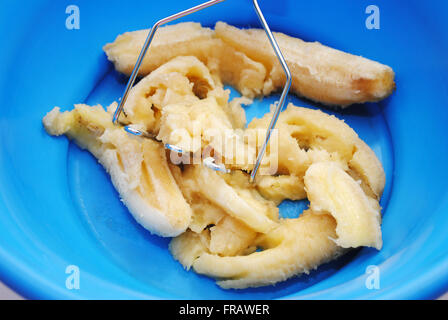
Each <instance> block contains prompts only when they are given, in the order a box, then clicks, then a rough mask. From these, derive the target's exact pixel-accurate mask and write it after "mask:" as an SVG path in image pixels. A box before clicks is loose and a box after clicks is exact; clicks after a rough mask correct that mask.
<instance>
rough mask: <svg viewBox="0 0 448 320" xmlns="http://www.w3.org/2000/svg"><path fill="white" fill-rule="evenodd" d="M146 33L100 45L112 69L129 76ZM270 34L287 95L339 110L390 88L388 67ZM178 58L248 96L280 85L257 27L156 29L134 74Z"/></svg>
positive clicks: (373, 98) (190, 24)
mask: <svg viewBox="0 0 448 320" xmlns="http://www.w3.org/2000/svg"><path fill="white" fill-rule="evenodd" d="M148 32H149V31H148V30H139V31H133V32H127V33H124V34H123V35H120V36H118V37H117V39H116V40H115V41H114V42H113V43H109V44H106V45H105V46H104V48H103V49H104V51H105V53H106V55H107V57H108V59H109V60H110V61H112V62H113V63H114V65H115V68H116V69H117V70H118V71H120V72H122V73H124V74H127V75H130V74H131V72H132V69H133V67H134V65H135V62H136V61H137V58H138V55H139V53H140V51H141V48H142V46H143V43H144V41H145V39H146V36H147V35H148ZM274 34H275V37H276V40H277V42H278V44H279V46H280V48H281V50H282V53H283V55H284V56H285V59H286V62H287V64H288V66H289V68H290V70H291V73H292V77H293V82H292V91H293V92H295V93H296V94H298V95H301V96H305V97H307V98H309V99H312V100H314V101H317V102H321V103H324V104H327V105H339V106H343V107H345V106H348V105H351V104H354V103H364V102H367V101H379V100H382V99H384V98H386V97H387V96H389V95H390V94H391V93H392V92H393V90H394V88H395V82H394V77H395V74H394V72H393V70H392V69H391V68H390V67H389V66H386V65H383V64H380V63H378V62H375V61H372V60H369V59H366V58H363V57H360V56H355V55H352V54H348V53H345V52H342V51H339V50H335V49H332V48H330V47H327V46H324V45H322V44H320V43H318V42H305V41H302V40H300V39H298V38H294V37H290V36H287V35H285V34H283V33H278V32H277V33H274ZM178 56H195V57H196V58H198V59H199V60H200V61H202V62H203V63H205V64H206V65H207V66H208V68H209V69H210V70H212V73H213V74H214V76H215V78H217V79H221V80H222V81H223V82H224V83H227V84H230V85H232V86H234V87H235V88H236V89H238V90H239V91H240V92H241V93H242V94H243V95H245V96H247V97H249V98H253V97H255V96H260V95H268V94H270V93H271V92H272V91H275V90H278V89H281V88H282V87H283V85H284V82H285V75H284V72H283V69H282V67H281V66H280V64H279V62H278V59H277V57H276V56H275V54H274V51H273V50H272V47H271V45H270V44H269V42H268V39H267V37H266V35H265V33H264V31H263V30H261V29H238V28H236V27H233V26H230V25H228V24H226V23H224V22H218V23H217V24H216V25H215V30H212V29H210V28H204V27H202V26H201V25H200V24H199V23H193V22H186V23H179V24H176V25H170V26H166V27H161V28H159V30H158V31H157V33H156V36H155V38H154V40H153V43H151V48H150V51H149V53H148V54H147V55H146V56H145V58H144V60H143V63H142V66H141V69H140V71H139V74H140V75H147V74H149V73H150V72H152V71H153V70H155V69H157V67H159V66H161V65H162V64H164V63H166V62H168V61H169V60H171V59H172V58H175V57H178Z"/></svg>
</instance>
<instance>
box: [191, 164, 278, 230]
mask: <svg viewBox="0 0 448 320" xmlns="http://www.w3.org/2000/svg"><path fill="white" fill-rule="evenodd" d="M183 179H186V180H190V185H189V186H188V187H186V186H185V184H184V187H183V188H184V189H185V188H189V189H190V191H184V193H186V192H190V194H191V193H194V194H196V196H197V194H200V195H201V196H202V197H203V198H205V199H207V200H208V201H209V202H211V203H213V204H214V205H216V206H218V207H219V208H221V209H222V210H223V211H224V212H226V213H227V214H228V215H229V216H231V217H233V218H235V219H237V220H239V221H241V222H242V223H244V224H245V225H246V226H248V227H250V228H251V229H252V230H254V231H256V232H261V233H266V232H268V231H269V230H270V229H272V228H273V227H275V225H276V224H277V223H276V220H277V217H278V208H276V207H275V206H274V204H273V203H272V202H270V201H267V200H265V199H263V198H262V197H261V196H260V195H258V193H257V191H256V190H254V189H249V188H247V185H242V186H241V185H237V184H233V185H232V183H231V182H228V181H226V179H229V177H227V174H225V175H224V176H222V175H221V174H218V173H217V172H216V171H213V170H210V169H208V168H206V167H204V166H202V165H194V166H190V167H188V169H187V171H186V172H185V173H184V176H183ZM245 179H246V181H247V184H249V183H248V181H249V179H248V177H245ZM240 183H241V182H238V184H240ZM191 189H192V190H194V191H192V190H191ZM187 197H190V198H193V197H194V195H190V196H187Z"/></svg>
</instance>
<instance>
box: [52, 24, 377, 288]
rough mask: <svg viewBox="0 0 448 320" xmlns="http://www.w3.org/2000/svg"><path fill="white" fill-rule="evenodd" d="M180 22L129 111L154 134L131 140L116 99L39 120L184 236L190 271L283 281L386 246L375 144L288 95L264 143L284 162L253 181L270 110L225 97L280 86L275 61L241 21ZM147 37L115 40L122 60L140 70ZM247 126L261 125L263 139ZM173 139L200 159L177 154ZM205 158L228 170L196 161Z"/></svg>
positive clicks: (120, 64) (163, 229)
mask: <svg viewBox="0 0 448 320" xmlns="http://www.w3.org/2000/svg"><path fill="white" fill-rule="evenodd" d="M183 27H184V28H187V29H188V30H190V31H191V32H187V31H186V30H182V31H183V32H182V33H180V34H181V35H182V36H178V37H175V36H174V34H177V33H178V31H179V29H178V28H179V26H171V27H167V28H164V29H162V30H161V32H160V38H156V41H155V46H154V48H152V47H151V48H152V49H151V50H153V51H152V53H151V54H150V55H149V57H148V56H147V57H146V58H145V61H144V67H143V69H142V70H143V72H144V73H145V74H147V75H146V76H145V77H144V78H143V79H141V80H140V82H139V83H138V84H137V85H136V86H135V87H134V88H132V90H131V93H130V95H129V98H128V101H127V103H126V104H125V106H124V112H123V115H122V117H121V118H120V121H121V122H122V124H132V125H134V126H138V127H139V128H140V129H141V130H145V131H147V132H148V133H151V134H152V135H153V136H154V137H155V138H154V139H147V138H138V137H135V136H130V135H128V134H127V133H126V132H125V131H124V130H123V128H122V127H120V126H115V125H113V124H112V121H111V119H112V113H113V111H114V110H115V108H116V103H114V104H112V105H111V106H110V107H109V108H108V111H105V110H104V109H103V108H102V107H101V106H94V107H89V106H86V105H76V106H75V108H74V109H73V110H72V111H66V112H60V110H59V108H57V107H56V108H54V109H53V110H52V111H51V112H49V113H48V114H47V115H46V116H45V117H44V119H43V124H44V126H45V128H46V130H47V132H48V133H49V134H52V135H62V134H65V135H67V136H68V137H69V138H70V139H72V140H74V141H75V142H76V143H77V144H78V145H79V146H80V147H82V148H86V149H87V150H89V151H90V152H91V153H92V154H93V155H94V156H95V157H96V158H98V160H99V161H100V163H101V164H102V165H103V166H104V168H105V169H106V170H107V171H108V173H109V174H110V176H111V179H112V182H113V183H114V186H115V188H116V189H117V190H118V192H119V194H120V197H121V198H122V199H123V201H124V203H125V205H126V206H127V207H128V208H129V211H130V212H131V213H132V214H133V216H134V217H135V219H136V220H137V221H138V222H139V223H141V224H142V225H143V226H144V227H145V228H147V229H148V230H149V231H151V232H153V233H155V234H158V235H160V236H168V237H174V238H173V240H172V241H171V243H170V251H171V252H172V254H173V256H174V257H175V258H176V259H177V260H178V261H179V262H180V263H181V264H182V265H183V266H184V267H185V268H186V269H190V268H193V269H194V270H195V271H196V272H198V273H200V274H206V275H209V276H211V277H215V278H219V281H218V284H219V285H220V286H221V287H223V288H247V287H257V286H264V285H271V284H275V283H277V282H279V281H283V280H285V279H288V278H290V277H293V276H297V275H300V274H303V273H308V272H309V271H310V270H312V269H315V268H317V267H318V266H319V265H321V264H322V263H325V262H327V261H330V260H332V259H334V258H336V257H337V256H339V255H340V254H342V253H343V252H344V251H345V250H346V249H345V248H354V247H359V246H371V247H375V248H377V249H380V248H381V246H382V240H381V227H380V225H381V214H380V211H381V208H380V205H379V200H380V198H381V194H382V191H383V189H384V183H385V176H384V171H383V168H382V165H381V163H380V162H379V160H378V159H377V157H376V156H375V154H374V152H373V151H372V150H371V149H370V148H369V147H368V146H367V145H366V144H365V143H364V142H363V141H362V140H361V139H360V138H359V137H358V135H357V134H356V133H355V132H354V131H353V130H352V129H351V128H350V127H349V126H348V125H347V124H345V123H344V121H342V120H339V119H338V118H336V117H334V116H330V115H328V114H326V113H324V112H322V111H319V110H312V109H306V108H301V107H296V106H294V105H292V104H290V105H289V106H288V108H287V109H286V110H285V111H283V112H282V113H281V115H280V118H279V121H278V123H277V127H276V128H277V139H276V140H277V142H278V143H277V144H274V145H270V146H268V148H267V150H266V155H265V160H266V161H264V162H263V164H262V167H267V166H270V165H271V164H272V163H276V167H275V168H276V170H275V171H272V170H271V171H269V170H267V171H265V172H270V174H267V175H259V177H258V178H257V180H256V181H255V183H253V184H252V183H250V182H249V174H250V171H251V169H252V167H253V164H254V162H255V159H256V155H257V152H258V151H259V150H258V149H259V148H260V146H261V144H262V142H263V139H264V136H265V134H266V128H267V126H268V122H269V121H270V119H271V117H272V114H266V115H265V116H264V117H262V118H261V119H254V120H253V121H252V122H251V123H249V124H248V126H247V127H246V117H245V112H244V109H243V108H242V107H241V104H248V103H250V100H248V99H247V98H237V99H234V100H233V101H229V92H228V91H227V90H224V88H223V82H225V83H231V84H233V85H234V86H235V87H237V88H238V90H240V91H241V92H242V93H243V94H245V95H246V96H249V97H253V96H256V95H260V94H265V93H266V92H267V91H266V83H267V82H266V81H268V82H270V83H274V82H275V81H274V80H273V78H272V76H273V74H275V72H273V69H274V68H275V66H273V65H272V64H268V63H259V62H256V61H258V60H252V59H251V58H249V56H252V55H251V54H249V52H246V51H247V50H246V51H245V50H242V51H238V50H237V49H236V47H237V46H235V47H234V46H228V45H226V41H227V40H226V36H225V35H226V34H227V31H228V32H239V31H237V30H233V29H231V27H226V25H223V24H218V25H217V31H216V32H217V33H218V35H220V37H221V38H222V39H221V38H217V37H216V35H215V33H214V32H213V31H212V30H210V29H206V28H202V27H201V26H200V25H198V24H192V23H190V24H183ZM229 28H230V29H229ZM226 30H227V31H226ZM247 32H249V31H247ZM252 32H253V33H256V32H255V31H250V33H252ZM145 35H146V34H145V32H144V31H139V32H135V33H127V34H124V35H122V36H119V37H118V38H117V40H116V41H115V42H114V44H109V45H107V46H106V47H105V49H106V52H107V53H108V56H109V58H110V59H111V60H113V61H114V63H115V66H116V68H117V70H119V71H121V72H124V73H129V72H130V70H131V69H132V67H133V65H134V60H133V59H134V54H135V52H134V51H135V50H134V48H135V47H137V46H138V44H139V43H140V40H142V39H144V37H145ZM162 37H164V38H162ZM162 39H164V40H162ZM193 42H194V44H193ZM313 46H315V45H312V47H313ZM238 48H239V47H238ZM168 49H169V50H168ZM297 50H298V49H297ZM319 50H326V49H319ZM223 52H224V53H225V54H223ZM243 52H244V53H243ZM260 54H262V53H260ZM221 55H222V56H221ZM337 55H340V53H337ZM224 56H225V57H224ZM344 57H345V56H344ZM344 59H349V57H348V56H347V57H345V58H344ZM353 59H355V61H352V62H353V63H354V64H356V63H358V62H357V61H358V60H356V59H357V58H353ZM349 60H350V59H349ZM350 61H351V60H350ZM350 61H349V62H350ZM309 63H311V62H309ZM268 65H269V68H267V67H266V66H268ZM319 70H320V69H319ZM293 71H294V69H293ZM322 72H323V71H322ZM366 74H367V75H369V76H370V73H368V72H367V71H366ZM296 76H297V74H296ZM270 77H271V78H270ZM269 79H271V80H269ZM327 84H328V83H327ZM310 85H311V86H314V89H316V90H323V89H322V88H318V85H317V84H313V82H310ZM299 87H300V85H299ZM300 90H302V89H300ZM300 90H299V91H300ZM301 92H302V91H301ZM302 93H303V92H302ZM363 99H364V98H363ZM344 101H348V100H344ZM350 101H351V100H350ZM327 102H328V101H327ZM251 131H256V132H257V133H256V135H255V139H251V134H250V132H251ZM164 143H169V144H173V145H176V146H179V147H181V148H182V149H183V150H184V151H186V152H188V153H189V154H190V155H191V156H187V157H185V155H182V156H180V155H178V154H173V153H170V152H169V151H167V150H165V149H164V147H163V144H164ZM204 154H206V156H211V157H213V158H214V159H215V160H217V161H221V162H222V163H223V164H225V166H226V167H227V168H231V169H232V171H231V173H229V174H222V173H218V172H215V171H212V170H210V169H208V168H206V167H205V166H203V165H202V164H201V162H200V161H195V159H196V158H195V156H197V155H200V156H203V155H204ZM241 155H243V156H241ZM176 157H178V158H176ZM304 198H308V199H309V200H310V208H309V209H308V210H306V211H305V212H304V213H302V214H301V215H300V216H299V218H296V219H283V218H280V217H279V211H278V208H277V205H278V204H279V203H280V202H281V201H283V200H284V199H292V200H299V199H304Z"/></svg>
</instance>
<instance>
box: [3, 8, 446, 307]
mask: <svg viewBox="0 0 448 320" xmlns="http://www.w3.org/2000/svg"><path fill="white" fill-rule="evenodd" d="M71 2H72V1H28V2H27V3H26V5H25V4H23V3H22V2H20V3H19V2H7V3H3V4H2V5H0V6H1V10H0V25H1V27H0V39H2V43H3V46H2V50H1V51H0V60H1V61H2V63H1V64H0V99H1V101H0V102H1V103H0V112H1V116H0V124H1V125H0V278H1V280H2V281H4V282H5V283H6V284H8V285H9V286H11V287H12V288H13V289H15V290H17V291H18V292H19V293H21V294H22V295H24V296H25V297H28V298H68V299H71V298H83V299H90V298H114V299H128V298H137V299H139V298H144V299H147V298H174V299H177V298H185V299H189V298H190V299H201V298H205V299H212V298H214V299H249V298H250V299H274V298H292V299H318V298H321V299H354V298H355V299H365V298H366V299H390V298H423V299H426V298H435V297H437V296H439V295H440V294H442V293H443V292H444V291H446V290H447V287H448V233H447V232H446V230H447V228H448V192H447V191H448V182H447V181H448V170H447V169H446V163H447V156H448V143H447V142H446V134H447V126H448V108H447V106H446V103H447V97H448V87H447V79H448V76H447V74H448V63H447V59H446V52H448V50H447V49H448V41H447V34H446V32H445V31H446V26H445V20H446V18H447V17H446V13H447V12H448V3H447V2H446V1H443V0H441V1H431V2H423V1H417V0H413V1H411V0H409V1H407V2H406V5H404V4H403V2H401V1H385V0H384V1H382V0H377V1H375V4H376V5H377V6H378V7H379V9H380V29H379V30H376V29H373V30H369V29H368V28H366V24H365V21H366V18H367V17H368V15H369V14H366V7H367V6H368V5H369V4H370V3H369V1H338V2H334V1H323V0H319V1H293V0H284V1H270V0H260V5H261V7H262V9H263V10H264V13H265V15H266V18H267V20H268V22H269V23H270V25H271V28H272V29H273V30H276V31H282V32H285V33H288V34H291V35H294V36H298V37H301V38H303V39H305V40H318V41H320V42H322V43H324V44H327V45H330V46H332V47H335V48H339V49H342V50H345V51H348V52H351V53H355V54H359V55H363V56H366V57H369V58H372V59H374V60H377V61H380V62H382V63H385V64H388V65H390V66H392V68H393V69H394V70H395V72H396V82H397V90H396V92H395V93H394V94H393V95H392V96H391V97H390V98H388V99H386V100H385V101H382V102H380V103H374V104H366V105H356V106H352V107H350V108H348V109H344V110H327V111H328V112H330V113H333V114H336V115H337V116H338V117H340V118H343V119H345V120H346V121H347V123H348V124H349V125H350V126H352V127H353V128H354V129H355V130H356V131H357V132H358V133H359V135H360V136H361V138H363V139H364V140H365V141H366V142H367V143H368V144H369V145H370V146H371V147H372V148H373V149H374V151H375V152H376V154H377V155H378V157H379V158H380V159H381V161H382V163H383V164H384V168H385V171H386V175H387V184H386V189H385V192H384V196H383V198H382V200H381V205H382V206H383V208H384V210H383V212H384V220H383V227H382V230H383V240H384V247H383V249H382V250H381V251H376V250H374V249H369V248H362V249H358V250H353V251H352V252H350V253H349V254H347V255H345V256H343V257H342V258H341V259H338V260H337V261H334V262H332V263H329V264H326V265H323V266H321V267H320V268H319V269H318V270H316V271H314V272H312V273H311V274H310V275H305V276H302V277H299V278H294V279H290V280H288V281H286V282H284V283H281V284H278V285H276V286H271V287H266V288H258V289H247V290H240V291H237V290H223V289H220V288H219V287H218V286H216V284H215V282H214V280H213V279H210V278H207V277H203V276H200V275H197V274H195V273H194V272H192V271H190V272H187V271H185V270H184V269H183V268H182V267H181V265H180V264H179V263H177V262H176V261H174V259H173V258H172V256H171V255H170V253H169V252H168V250H167V246H168V242H169V239H163V238H159V237H157V236H151V235H150V234H149V233H148V232H147V231H145V230H144V229H143V228H142V227H140V226H139V225H138V224H137V223H136V222H135V221H134V220H133V218H132V217H131V215H130V214H129V213H128V211H127V209H126V208H125V207H124V206H123V205H122V204H121V202H120V201H119V197H118V194H117V193H116V191H115V190H114V188H113V187H112V185H111V183H110V180H109V178H108V176H107V174H106V173H105V171H104V170H103V169H102V168H101V166H100V165H98V163H97V162H96V160H95V159H94V158H93V157H92V156H91V155H90V154H89V153H88V152H86V151H82V150H80V149H79V148H78V147H77V146H76V145H74V144H72V143H70V142H68V140H67V139H66V138H64V137H60V138H55V137H51V136H49V135H48V134H46V132H45V131H44V129H43V127H42V124H41V119H42V117H43V116H44V115H45V114H46V112H48V111H49V110H51V109H52V108H53V106H55V105H58V106H61V107H62V109H64V110H68V109H71V108H72V106H73V104H74V103H78V102H86V103H89V104H95V103H101V104H103V105H107V104H109V103H111V102H112V101H114V100H116V99H118V98H119V97H120V96H121V94H122V90H123V88H124V86H125V81H126V79H125V78H124V77H123V76H120V75H119V74H117V73H116V72H115V71H114V70H113V67H112V65H111V64H110V63H109V62H108V61H107V59H106V57H105V55H104V53H103V52H102V49H101V48H102V46H103V45H104V44H105V43H106V42H111V41H113V40H114V39H115V37H116V35H117V34H119V33H122V32H124V31H129V30H136V29H141V28H148V27H150V26H151V25H152V24H153V23H154V22H155V21H156V20H158V19H160V18H162V17H165V16H167V15H169V14H172V13H174V12H177V11H179V10H180V9H184V8H188V7H190V6H192V5H194V4H198V2H199V1H162V2H157V4H152V3H151V1H147V0H144V1H133V0H128V1H126V2H125V4H123V1H111V0H107V1H106V0H104V1H103V0H101V1H87V0H86V1H76V5H77V6H78V8H79V9H80V29H79V30H76V29H75V30H69V29H67V28H66V24H65V22H66V19H67V17H68V16H69V14H67V13H66V8H67V6H68V5H70V4H71ZM184 20H185V21H187V20H194V21H200V22H202V23H203V24H204V25H207V26H212V25H214V23H215V22H216V21H217V20H224V21H227V22H229V23H231V24H235V25H238V26H242V27H246V26H259V24H258V21H257V18H256V15H255V14H254V12H253V9H252V6H251V3H250V1H241V0H240V1H236V0H228V1H226V2H224V3H222V4H219V5H216V6H215V7H212V8H209V9H206V11H202V12H199V13H196V14H194V15H193V16H190V17H188V18H187V19H184ZM233 94H234V95H236V93H235V92H233ZM276 98H277V97H275V96H274V97H269V98H266V99H265V100H263V101H256V102H255V103H254V104H253V105H252V106H250V107H248V108H247V114H248V119H251V118H252V117H254V116H257V117H259V116H261V115H263V114H264V113H265V112H266V111H267V109H268V105H269V103H270V102H272V101H273V100H275V99H276ZM289 99H290V100H291V101H292V102H294V103H295V104H297V105H304V106H310V107H313V108H320V107H321V106H319V105H312V104H310V103H309V102H308V101H305V100H303V99H299V98H297V97H294V96H290V97H289ZM305 205H306V203H304V202H284V203H283V204H282V205H281V206H280V207H281V213H282V215H284V216H289V217H292V216H297V214H298V213H300V210H302V209H303V207H304V206H305ZM70 266H76V267H77V268H78V269H76V268H75V271H79V279H80V283H79V288H78V289H77V288H76V287H75V288H73V287H72V286H70V284H71V282H70V280H71V278H70V277H71V276H73V272H74V271H73V270H74V269H71V267H70ZM369 266H376V267H377V269H375V270H376V271H377V273H374V274H370V273H369V272H368V271H369V270H371V269H370V268H369ZM371 276H378V280H379V288H378V287H373V288H372V287H371V286H369V285H368V284H369V283H370V282H369V281H370V280H369V279H370V278H369V277H371Z"/></svg>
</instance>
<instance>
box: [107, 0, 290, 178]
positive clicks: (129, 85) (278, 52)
mask: <svg viewBox="0 0 448 320" xmlns="http://www.w3.org/2000/svg"><path fill="white" fill-rule="evenodd" d="M223 1H224V0H211V1H207V2H204V3H202V4H200V5H197V6H195V7H192V8H190V9H187V10H184V11H181V12H179V13H176V14H173V15H171V16H169V17H166V18H164V19H161V20H159V21H157V22H156V23H155V24H154V25H153V27H152V28H151V30H150V32H149V34H148V36H147V37H146V40H145V43H144V44H143V48H142V50H141V51H140V54H139V56H138V58H137V62H136V63H135V66H134V69H133V70H132V73H131V76H130V77H129V80H128V82H127V84H126V89H125V91H124V93H123V96H122V98H121V99H120V103H119V105H118V107H117V109H115V112H114V115H113V118H112V122H113V123H114V124H117V123H118V120H119V117H120V114H121V112H122V111H123V108H124V105H125V103H126V100H127V98H128V95H129V92H130V90H131V88H132V86H133V85H134V82H135V79H136V78H137V75H138V71H139V70H140V66H141V64H142V62H143V58H144V57H145V55H146V52H147V51H148V48H149V46H150V44H151V42H152V40H153V38H154V35H155V33H156V31H157V29H158V28H159V27H160V26H161V25H164V24H166V23H168V22H171V21H174V20H176V19H179V18H182V17H185V16H187V15H189V14H191V13H194V12H197V11H200V10H202V9H205V8H208V7H210V6H213V5H215V4H218V3H220V2H223ZM252 2H253V5H254V9H255V12H256V13H257V16H258V19H259V20H260V22H261V25H262V26H263V29H264V30H265V32H266V35H267V37H268V39H269V42H270V43H271V46H272V48H273V49H274V52H275V54H276V56H277V58H278V59H279V61H280V64H281V66H282V68H283V71H284V72H285V75H286V83H285V86H284V88H283V91H282V94H281V96H280V100H279V103H278V104H277V106H276V107H275V110H274V113H273V115H272V119H271V121H270V123H269V126H268V129H267V131H266V137H265V140H264V143H263V145H262V147H261V149H260V150H259V152H258V155H257V160H256V162H255V166H254V169H253V170H252V172H251V175H250V181H251V182H253V181H254V180H255V177H256V175H257V172H258V169H259V167H260V164H261V162H262V160H263V157H264V154H265V153H266V147H267V144H268V142H269V139H270V138H271V133H272V130H273V129H274V128H275V125H276V123H277V120H278V117H279V115H280V112H281V110H282V109H283V106H284V104H285V101H286V97H287V95H288V92H289V89H290V88H291V82H292V80H291V72H290V71H289V68H288V65H287V64H286V61H285V59H284V57H283V54H282V52H281V50H280V48H279V46H278V44H277V41H276V40H275V37H274V35H273V34H272V32H271V29H270V28H269V25H268V23H267V22H266V19H265V18H264V15H263V12H262V11H261V9H260V6H259V5H258V1H257V0H253V1H252ZM125 130H126V131H127V132H128V133H130V134H133V135H136V136H141V137H149V138H153V137H152V135H148V134H146V133H144V132H142V131H140V130H138V129H135V128H132V127H130V126H126V127H125ZM165 148H166V149H169V150H172V151H175V152H178V153H183V151H182V149H181V148H179V147H177V146H174V145H170V144H165ZM208 160H209V159H208ZM203 163H204V165H206V166H207V167H208V168H210V169H213V170H216V171H222V172H228V170H227V169H225V167H224V166H220V165H217V164H215V163H214V162H211V161H204V162H203Z"/></svg>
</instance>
